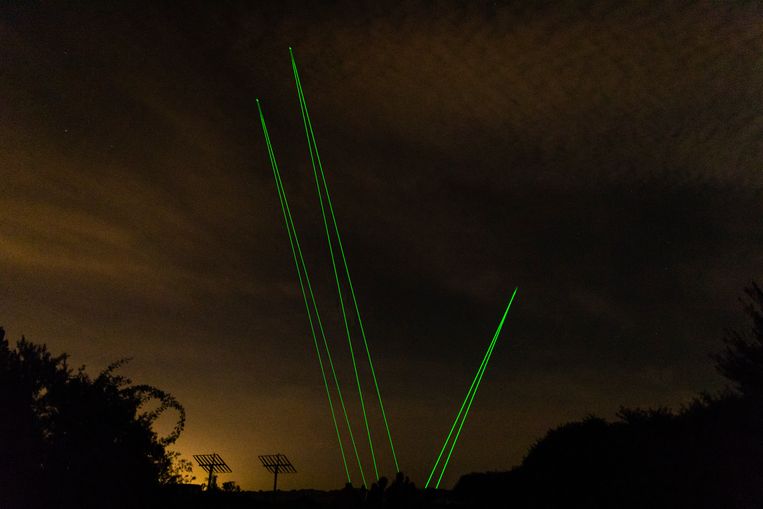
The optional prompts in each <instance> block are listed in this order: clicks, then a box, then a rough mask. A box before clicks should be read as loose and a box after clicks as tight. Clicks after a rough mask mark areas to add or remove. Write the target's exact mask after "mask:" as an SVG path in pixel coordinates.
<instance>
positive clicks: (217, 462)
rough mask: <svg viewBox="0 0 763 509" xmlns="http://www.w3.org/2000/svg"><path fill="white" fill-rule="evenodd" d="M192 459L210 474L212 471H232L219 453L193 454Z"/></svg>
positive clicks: (224, 472)
mask: <svg viewBox="0 0 763 509" xmlns="http://www.w3.org/2000/svg"><path fill="white" fill-rule="evenodd" d="M193 459H195V460H196V463H198V464H199V466H200V467H201V468H203V469H204V470H205V471H206V472H209V473H210V474H211V473H212V472H215V473H221V474H229V473H231V472H232V470H231V469H230V467H229V466H228V464H227V463H225V461H224V460H223V459H222V458H221V457H220V455H219V454H216V453H215V454H194V455H193Z"/></svg>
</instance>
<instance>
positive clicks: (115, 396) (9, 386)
mask: <svg viewBox="0 0 763 509" xmlns="http://www.w3.org/2000/svg"><path fill="white" fill-rule="evenodd" d="M126 362H127V360H126V359H125V360H120V361H117V362H115V363H113V364H111V365H110V366H109V367H108V368H106V369H105V370H104V371H103V372H102V373H100V374H99V375H98V376H97V377H95V378H90V377H89V376H88V375H87V373H85V369H84V367H81V368H79V369H77V370H72V369H71V368H70V367H69V366H68V364H67V356H66V354H63V355H59V356H53V355H51V353H50V352H48V350H47V348H46V347H45V345H38V344H34V343H31V342H29V341H27V340H26V339H25V338H23V337H22V339H21V340H20V341H19V342H18V343H17V344H16V347H15V348H11V346H10V345H9V343H8V340H7V339H6V338H5V331H4V330H3V329H2V328H0V415H2V419H0V507H9V508H15V507H30V508H33V507H139V506H146V505H147V504H146V501H148V500H150V497H151V496H152V494H153V492H154V490H155V489H156V488H157V487H158V486H159V485H160V484H161V483H162V482H171V481H173V480H174V479H175V476H176V475H177V470H176V469H173V464H172V460H173V454H172V453H170V452H169V451H168V450H167V447H168V446H169V445H170V444H172V443H173V442H174V441H175V440H177V438H178V436H179V435H180V433H181V431H182V429H183V426H184V423H185V411H184V409H183V407H182V406H181V405H180V404H179V403H178V402H177V401H176V400H175V399H174V398H173V397H172V396H171V395H170V394H168V393H166V392H164V391H161V390H159V389H157V388H155V387H152V386H149V385H134V384H132V382H131V381H130V380H129V379H128V378H125V377H124V376H121V375H118V374H116V370H117V369H118V368H119V367H121V366H122V365H124V364H125V363H126ZM149 402H150V403H151V405H153V406H152V407H151V408H150V409H147V407H148V406H149V405H147V404H148V403H149ZM168 409H174V410H175V411H177V413H178V416H179V419H178V422H177V424H176V426H175V427H174V429H173V431H172V432H171V433H170V435H169V436H167V437H164V438H160V437H159V436H158V435H157V434H156V432H155V431H154V430H153V429H152V425H153V423H154V422H155V421H156V419H157V418H158V417H159V416H160V415H162V413H164V412H165V411H166V410H168Z"/></svg>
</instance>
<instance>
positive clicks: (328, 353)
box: [266, 135, 365, 484]
mask: <svg viewBox="0 0 763 509" xmlns="http://www.w3.org/2000/svg"><path fill="white" fill-rule="evenodd" d="M266 142H267V143H268V144H269V145H270V146H269V151H271V152H272V151H273V148H272V144H270V137H269V135H268V136H267V138H266ZM272 158H273V162H275V153H274V152H273V153H272ZM275 177H276V186H277V187H278V188H279V191H280V193H279V196H280V195H283V201H284V204H285V209H286V214H287V218H288V221H290V222H291V228H292V230H293V231H294V235H295V238H294V240H295V245H296V251H297V253H298V256H299V259H300V261H301V263H302V268H303V271H304V273H305V279H306V282H307V287H308V290H309V293H310V296H311V300H312V302H313V308H314V310H315V314H316V319H317V323H318V328H319V330H320V332H321V337H322V338H323V344H324V347H325V349H326V357H327V359H328V361H329V366H330V367H331V372H332V375H333V378H334V383H335V385H336V389H337V394H338V396H339V401H340V403H341V406H342V411H343V413H344V417H345V422H346V424H347V428H348V432H349V435H350V441H351V442H352V446H353V450H354V451H355V457H356V459H357V461H358V468H359V470H360V474H361V478H362V479H363V483H364V484H365V474H364V472H363V466H362V463H361V462H360V455H359V454H358V450H357V445H356V442H355V438H354V434H353V432H352V426H351V424H350V421H349V416H348V414H347V408H346V406H345V404H344V398H343V396H342V391H341V388H340V384H339V380H338V378H337V375H336V370H335V368H334V364H333V360H332V358H331V350H330V348H329V346H328V342H327V339H326V335H325V331H324V328H323V324H322V321H321V319H320V313H319V311H318V308H317V302H316V299H315V296H314V294H313V291H312V285H311V284H310V278H309V275H308V273H307V266H306V265H305V262H304V256H303V255H302V249H301V246H300V244H299V238H298V237H297V236H296V227H295V225H294V222H293V218H292V216H291V209H290V207H289V203H288V200H287V199H286V194H285V193H286V191H285V188H284V187H283V182H282V180H281V177H280V172H279V171H278V165H277V163H276V165H275Z"/></svg>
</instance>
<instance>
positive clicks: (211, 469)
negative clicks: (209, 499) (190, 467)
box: [207, 467, 215, 492]
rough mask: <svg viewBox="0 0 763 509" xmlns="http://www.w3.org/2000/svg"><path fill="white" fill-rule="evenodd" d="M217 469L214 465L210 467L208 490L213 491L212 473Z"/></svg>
mask: <svg viewBox="0 0 763 509" xmlns="http://www.w3.org/2000/svg"><path fill="white" fill-rule="evenodd" d="M214 471H215V469H214V468H213V467H209V481H207V491H209V492H212V474H213V473H214Z"/></svg>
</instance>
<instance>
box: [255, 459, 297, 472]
mask: <svg viewBox="0 0 763 509" xmlns="http://www.w3.org/2000/svg"><path fill="white" fill-rule="evenodd" d="M258 457H259V458H260V461H261V462H262V466H263V467H265V468H266V469H267V471H268V472H270V473H271V474H275V473H279V474H283V473H285V474H296V473H297V469H296V468H294V465H292V464H291V461H289V458H287V457H286V456H284V455H283V454H265V455H262V456H258Z"/></svg>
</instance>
